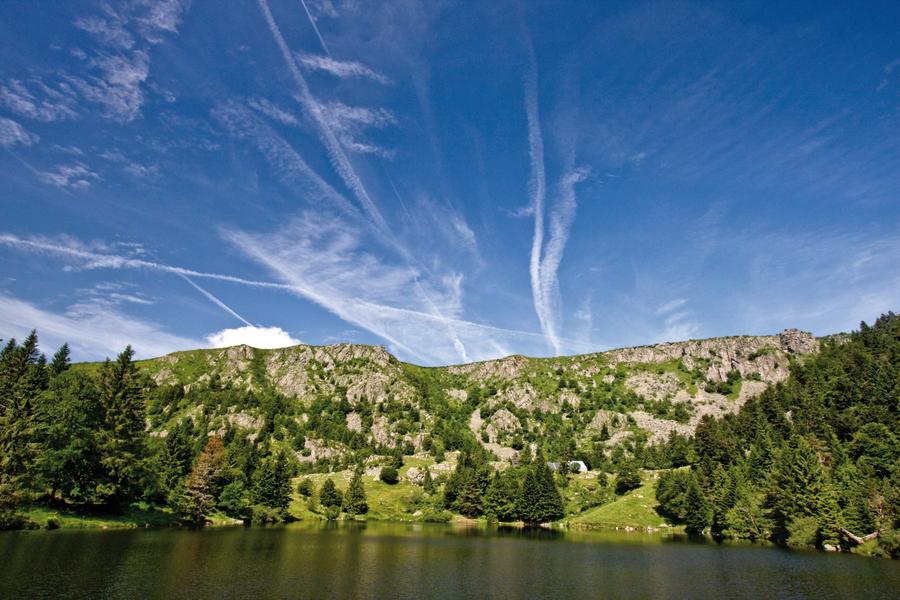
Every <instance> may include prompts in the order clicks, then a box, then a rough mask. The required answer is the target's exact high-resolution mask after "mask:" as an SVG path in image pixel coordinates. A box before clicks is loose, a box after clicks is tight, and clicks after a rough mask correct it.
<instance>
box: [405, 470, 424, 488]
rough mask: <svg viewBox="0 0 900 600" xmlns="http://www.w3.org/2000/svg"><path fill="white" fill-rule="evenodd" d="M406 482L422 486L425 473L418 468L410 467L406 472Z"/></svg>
mask: <svg viewBox="0 0 900 600" xmlns="http://www.w3.org/2000/svg"><path fill="white" fill-rule="evenodd" d="M406 480H407V481H409V482H410V483H412V484H414V485H422V483H423V482H424V481H425V471H424V470H423V469H420V468H418V467H410V468H409V469H407V470H406Z"/></svg>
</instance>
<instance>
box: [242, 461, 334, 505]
mask: <svg viewBox="0 0 900 600" xmlns="http://www.w3.org/2000/svg"><path fill="white" fill-rule="evenodd" d="M253 502H254V504H262V505H263V506H268V507H270V508H278V509H281V510H282V511H286V510H287V508H288V506H289V505H290V503H291V474H290V471H289V468H288V464H287V457H286V456H285V454H284V453H283V452H281V453H279V454H278V457H277V458H276V457H272V456H270V457H268V458H266V459H264V460H263V461H262V462H261V463H260V465H259V468H257V470H256V472H255V473H254V474H253ZM338 506H340V503H338Z"/></svg>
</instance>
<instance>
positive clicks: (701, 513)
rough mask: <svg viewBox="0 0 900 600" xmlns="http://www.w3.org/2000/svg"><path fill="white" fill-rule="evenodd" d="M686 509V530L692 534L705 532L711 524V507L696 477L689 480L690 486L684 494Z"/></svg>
mask: <svg viewBox="0 0 900 600" xmlns="http://www.w3.org/2000/svg"><path fill="white" fill-rule="evenodd" d="M684 511H685V515H686V516H685V523H684V524H685V530H686V531H687V532H688V533H689V534H691V535H698V534H701V533H703V530H704V529H706V527H707V526H708V525H709V521H710V508H709V504H708V503H707V501H706V498H705V497H704V496H703V491H702V490H701V489H700V485H699V484H698V483H697V480H696V479H695V478H694V477H691V478H690V480H689V481H688V488H687V491H686V492H685V494H684Z"/></svg>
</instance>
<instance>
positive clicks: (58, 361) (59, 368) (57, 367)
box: [50, 344, 71, 377]
mask: <svg viewBox="0 0 900 600" xmlns="http://www.w3.org/2000/svg"><path fill="white" fill-rule="evenodd" d="M70 355H71V352H70V351H69V344H63V345H62V346H60V347H59V350H57V351H56V354H54V355H53V360H51V361H50V376H51V377H56V376H58V375H62V374H63V373H64V372H65V371H67V370H68V369H69V367H70V366H71V356H70Z"/></svg>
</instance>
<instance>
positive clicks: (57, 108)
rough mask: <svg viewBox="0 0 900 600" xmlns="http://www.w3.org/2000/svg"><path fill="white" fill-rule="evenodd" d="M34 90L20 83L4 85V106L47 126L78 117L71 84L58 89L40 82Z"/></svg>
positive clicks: (33, 84)
mask: <svg viewBox="0 0 900 600" xmlns="http://www.w3.org/2000/svg"><path fill="white" fill-rule="evenodd" d="M31 87H32V89H29V86H28V85H26V84H25V83H23V82H22V81H20V80H18V79H10V80H8V81H7V82H6V83H5V84H2V85H0V105H2V106H4V107H5V108H7V109H8V110H10V111H12V112H13V113H15V114H16V115H18V116H20V117H24V118H26V119H33V120H35V121H42V122H44V123H49V122H52V121H62V120H65V119H74V118H76V117H77V116H78V112H77V110H76V109H77V101H76V94H75V91H74V90H73V89H72V87H71V86H69V85H68V84H67V83H61V84H60V85H59V89H54V88H51V87H49V86H47V85H46V84H44V83H43V82H42V81H41V80H39V79H37V80H35V81H32V82H31ZM39 96H40V97H39Z"/></svg>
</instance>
